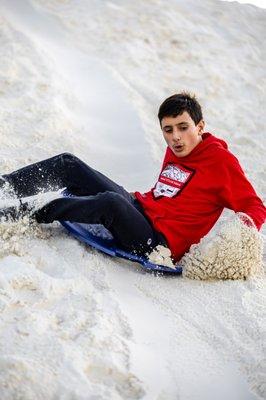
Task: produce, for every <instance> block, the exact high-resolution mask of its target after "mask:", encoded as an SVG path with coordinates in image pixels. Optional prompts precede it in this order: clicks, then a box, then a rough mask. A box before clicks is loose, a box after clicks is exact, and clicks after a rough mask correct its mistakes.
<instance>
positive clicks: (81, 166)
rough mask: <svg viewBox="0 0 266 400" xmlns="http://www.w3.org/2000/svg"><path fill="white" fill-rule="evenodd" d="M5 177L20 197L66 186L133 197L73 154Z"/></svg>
mask: <svg viewBox="0 0 266 400" xmlns="http://www.w3.org/2000/svg"><path fill="white" fill-rule="evenodd" d="M3 178H4V179H5V180H6V181H7V182H8V183H10V184H11V186H12V187H13V189H14V191H15V193H16V194H17V196H18V197H27V196H32V195H35V194H37V193H38V192H40V191H41V190H45V191H50V190H56V189H59V188H63V187H66V188H67V189H68V190H69V191H70V192H72V193H73V194H75V195H77V196H88V195H94V194H97V193H101V192H105V191H113V192H116V193H120V194H121V195H122V196H124V197H125V198H127V199H130V197H131V196H130V194H129V193H128V192H127V191H126V190H125V189H124V188H123V187H122V186H120V185H118V184H117V183H115V182H113V181H112V180H111V179H109V178H107V177H106V176H104V175H103V174H101V173H100V172H98V171H96V170H94V169H93V168H91V167H89V166H88V165H87V164H85V163H84V162H83V161H81V160H80V159H79V158H78V157H75V156H74V155H72V154H69V153H62V154H59V155H57V156H55V157H52V158H48V159H47V160H43V161H39V162H37V163H35V164H31V165H28V166H26V167H24V168H21V169H19V170H17V171H14V172H12V173H11V174H6V175H3Z"/></svg>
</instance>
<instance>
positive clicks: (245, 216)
mask: <svg viewBox="0 0 266 400" xmlns="http://www.w3.org/2000/svg"><path fill="white" fill-rule="evenodd" d="M236 215H237V216H238V218H239V219H240V220H241V221H242V222H243V223H244V224H245V225H247V226H249V227H250V228H256V229H257V227H256V225H255V223H254V221H253V219H252V218H251V217H250V216H249V215H248V214H245V213H243V212H238V213H236Z"/></svg>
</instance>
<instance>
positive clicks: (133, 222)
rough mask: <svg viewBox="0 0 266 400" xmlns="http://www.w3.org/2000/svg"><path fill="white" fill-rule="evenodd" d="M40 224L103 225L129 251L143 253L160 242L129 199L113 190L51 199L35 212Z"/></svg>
mask: <svg viewBox="0 0 266 400" xmlns="http://www.w3.org/2000/svg"><path fill="white" fill-rule="evenodd" d="M34 216H35V218H36V220H37V222H39V223H50V222H53V221H55V220H59V221H60V220H65V221H73V222H80V223H88V224H102V225H104V226H105V227H106V228H107V229H108V230H109V231H110V232H111V233H112V235H113V236H114V238H115V239H116V241H117V243H118V244H119V245H121V246H122V247H123V248H125V249H127V250H129V251H133V250H135V251H137V252H138V253H145V252H147V251H151V250H152V248H154V247H155V246H157V244H158V242H159V241H160V239H159V237H158V236H157V232H156V231H155V230H154V229H153V228H152V226H151V224H150V223H149V221H148V220H147V219H146V218H145V216H144V215H143V214H142V213H141V212H140V211H138V210H137V209H136V207H135V206H134V205H133V204H132V202H130V201H127V200H126V199H125V198H124V197H123V196H122V195H121V194H118V193H115V192H108V191H107V192H104V193H98V194H97V195H94V196H87V197H65V198H59V199H56V200H53V201H52V202H50V203H49V204H47V205H45V206H44V207H43V208H42V209H40V210H38V211H37V212H36V213H35V215H34Z"/></svg>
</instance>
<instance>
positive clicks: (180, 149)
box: [173, 144, 184, 152]
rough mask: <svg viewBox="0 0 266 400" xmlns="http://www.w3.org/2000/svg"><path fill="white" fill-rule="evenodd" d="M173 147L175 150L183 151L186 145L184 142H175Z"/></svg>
mask: <svg viewBox="0 0 266 400" xmlns="http://www.w3.org/2000/svg"><path fill="white" fill-rule="evenodd" d="M173 149H174V150H175V151H177V152H178V151H182V150H183V149H184V145H183V144H174V145H173Z"/></svg>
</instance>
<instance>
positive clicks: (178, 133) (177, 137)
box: [173, 129, 181, 140]
mask: <svg viewBox="0 0 266 400" xmlns="http://www.w3.org/2000/svg"><path fill="white" fill-rule="evenodd" d="M173 139H174V140H180V139H181V137H180V132H179V131H178V130H177V129H174V130H173Z"/></svg>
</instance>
